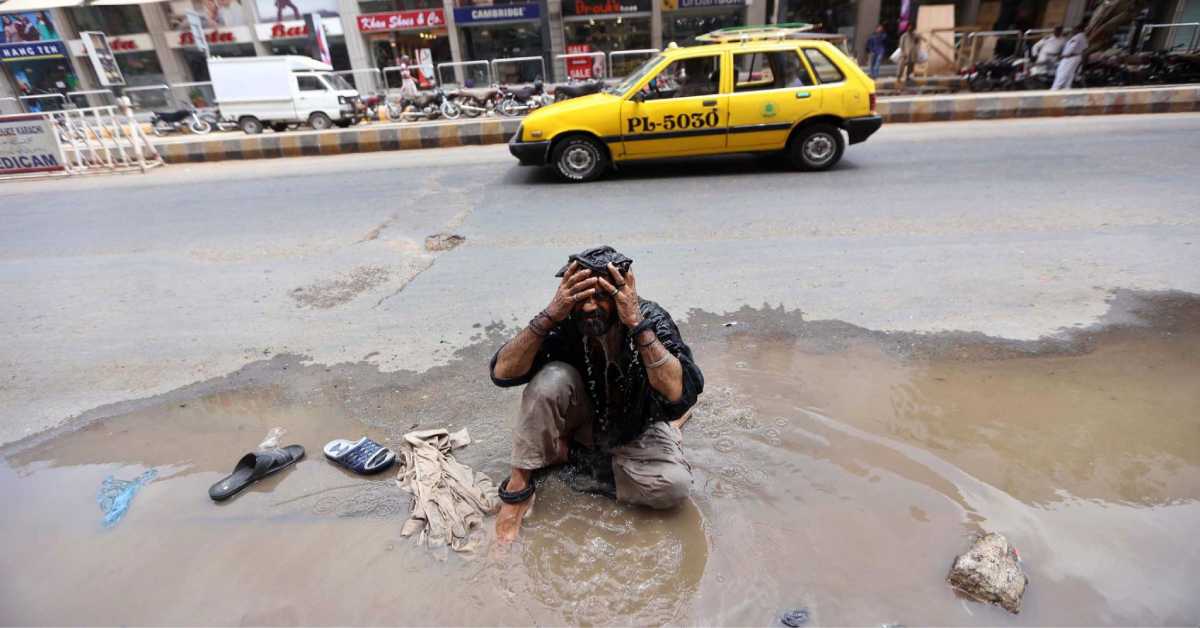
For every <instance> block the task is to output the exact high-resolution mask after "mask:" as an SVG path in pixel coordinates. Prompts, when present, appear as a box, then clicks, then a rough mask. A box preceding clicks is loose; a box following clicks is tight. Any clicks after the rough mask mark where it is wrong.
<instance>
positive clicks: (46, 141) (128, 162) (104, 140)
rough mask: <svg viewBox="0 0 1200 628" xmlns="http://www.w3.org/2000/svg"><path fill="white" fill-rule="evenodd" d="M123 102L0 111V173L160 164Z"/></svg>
mask: <svg viewBox="0 0 1200 628" xmlns="http://www.w3.org/2000/svg"><path fill="white" fill-rule="evenodd" d="M162 163H163V161H162V157H161V156H160V155H159V154H158V151H157V150H156V149H155V148H154V145H153V144H151V143H150V141H149V139H147V138H146V136H145V135H144V134H142V129H141V125H140V124H138V122H137V121H136V120H134V118H133V111H132V110H131V109H130V108H129V102H128V100H127V99H125V100H124V102H123V103H122V106H121V107H117V106H115V105H108V106H103V107H85V108H79V109H64V110H62V111H46V112H38V113H24V114H17V115H7V116H0V179H11V178H27V177H43V176H62V175H79V174H94V173H102V172H126V171H131V170H140V171H142V172H145V171H146V170H149V169H150V168H154V167H156V166H161V165H162Z"/></svg>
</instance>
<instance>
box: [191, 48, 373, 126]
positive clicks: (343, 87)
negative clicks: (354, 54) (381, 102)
mask: <svg viewBox="0 0 1200 628" xmlns="http://www.w3.org/2000/svg"><path fill="white" fill-rule="evenodd" d="M208 75H209V77H211V78H212V84H213V92H214V93H215V95H216V97H217V105H218V107H220V109H221V117H223V118H226V119H229V120H236V121H237V123H238V126H240V127H241V128H242V131H244V132H246V133H247V134H250V135H254V134H256V133H262V130H263V127H264V126H270V127H271V128H272V129H275V130H276V131H282V130H284V129H286V128H287V127H288V125H289V124H298V123H299V124H307V125H308V126H310V127H312V128H314V129H317V130H324V129H328V128H329V127H331V126H333V125H334V124H336V125H338V126H340V127H348V126H350V125H351V124H355V123H357V122H358V121H359V119H360V118H361V117H362V115H363V104H362V99H361V98H359V96H358V92H357V91H355V89H354V88H353V87H351V86H350V84H349V83H347V82H346V80H345V79H343V78H342V77H340V76H337V75H336V74H333V68H332V67H330V66H329V65H327V64H324V63H321V62H320V61H317V60H316V59H310V58H308V57H301V56H295V55H287V56H275V57H234V58H228V59H223V58H219V57H214V58H211V59H209V60H208Z"/></svg>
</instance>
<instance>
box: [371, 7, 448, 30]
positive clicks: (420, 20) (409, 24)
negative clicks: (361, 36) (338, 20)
mask: <svg viewBox="0 0 1200 628" xmlns="http://www.w3.org/2000/svg"><path fill="white" fill-rule="evenodd" d="M445 25H446V14H445V13H443V12H442V10H441V9H422V10H420V11H391V12H387V13H367V14H364V15H360V16H358V30H359V31H361V32H363V33H378V32H383V31H403V30H415V29H424V28H439V27H442V26H445Z"/></svg>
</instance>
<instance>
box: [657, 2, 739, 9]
mask: <svg viewBox="0 0 1200 628" xmlns="http://www.w3.org/2000/svg"><path fill="white" fill-rule="evenodd" d="M675 2H676V3H677V5H678V8H680V9H701V8H711V7H744V6H746V0H675ZM665 5H666V3H665V2H664V6H663V8H664V9H665V8H666V6H665Z"/></svg>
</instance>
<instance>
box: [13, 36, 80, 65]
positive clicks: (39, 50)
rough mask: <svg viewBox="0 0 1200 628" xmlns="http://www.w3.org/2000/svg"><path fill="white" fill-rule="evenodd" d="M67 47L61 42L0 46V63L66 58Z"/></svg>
mask: <svg viewBox="0 0 1200 628" xmlns="http://www.w3.org/2000/svg"><path fill="white" fill-rule="evenodd" d="M66 56H67V47H66V46H65V45H63V43H62V42H61V41H41V42H37V43H32V44H0V61H5V62H15V61H32V60H35V59H54V58H58V57H62V58H66Z"/></svg>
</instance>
